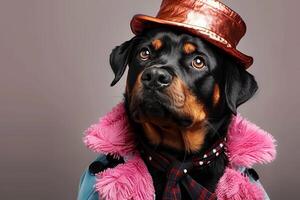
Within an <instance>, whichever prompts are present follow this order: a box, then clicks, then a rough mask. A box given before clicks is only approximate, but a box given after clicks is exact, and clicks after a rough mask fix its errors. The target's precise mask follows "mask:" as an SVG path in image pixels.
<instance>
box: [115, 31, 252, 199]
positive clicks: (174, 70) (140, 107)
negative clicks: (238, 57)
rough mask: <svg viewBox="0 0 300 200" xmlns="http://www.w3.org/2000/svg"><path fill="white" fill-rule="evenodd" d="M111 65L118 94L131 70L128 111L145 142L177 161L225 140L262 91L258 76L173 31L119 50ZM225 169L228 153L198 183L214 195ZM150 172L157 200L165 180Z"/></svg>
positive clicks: (138, 39)
mask: <svg viewBox="0 0 300 200" xmlns="http://www.w3.org/2000/svg"><path fill="white" fill-rule="evenodd" d="M110 64H111V68H112V70H113V72H114V74H115V78H114V80H113V81H112V83H111V85H112V86H113V85H115V84H116V83H117V82H118V81H119V80H120V79H121V77H122V75H123V74H124V72H125V70H126V66H129V69H128V75H127V80H126V92H125V94H124V97H125V105H126V109H127V114H128V116H129V119H130V122H131V123H132V126H133V127H134V128H135V129H136V130H137V131H136V133H138V134H139V138H141V140H143V142H147V143H148V144H149V145H151V147H153V148H156V150H157V151H167V152H169V153H170V152H171V153H172V155H174V156H176V157H177V159H178V160H183V159H185V158H186V157H188V156H190V155H193V154H195V153H201V152H204V151H205V150H207V149H209V148H210V147H211V146H212V145H213V144H214V143H215V142H216V141H217V140H219V139H220V138H222V137H225V136H226V133H227V129H228V126H229V124H230V121H231V117H232V115H233V114H234V115H236V113H237V107H238V106H239V105H241V104H243V103H244V102H246V101H247V100H249V99H250V98H251V97H252V96H253V95H254V94H255V92H256V91H257V89H258V86H257V82H256V80H255V78H254V76H253V75H251V74H250V73H249V72H247V71H246V70H245V68H243V67H242V66H241V65H240V64H239V63H238V62H236V61H235V60H234V59H233V58H231V57H230V56H229V55H227V54H226V53H224V52H223V51H222V50H220V49H219V48H217V47H215V46H213V45H212V44H210V43H208V42H206V41H205V40H203V39H201V38H199V37H197V36H193V35H190V34H187V33H184V32H182V31H180V30H176V29H173V28H171V27H156V28H152V29H146V30H145V31H144V32H143V33H142V34H139V35H137V36H135V37H133V38H132V39H131V40H129V41H126V42H124V43H123V44H121V45H120V46H117V47H116V48H115V49H113V51H112V53H111V55H110ZM158 146H159V147H161V148H157V147H158ZM226 164H227V156H226V154H225V153H224V152H223V153H222V154H221V155H220V156H218V158H216V159H215V160H214V161H213V162H212V163H211V164H210V165H209V166H206V167H205V168H203V169H201V170H198V171H196V172H194V173H193V174H192V176H193V177H194V179H195V180H197V181H198V182H199V183H201V185H203V186H204V187H206V188H207V189H208V190H210V191H211V192H214V191H215V188H216V184H217V183H218V180H219V178H220V177H221V176H222V174H223V173H224V169H225V166H226ZM149 171H150V173H151V175H152V177H153V180H154V185H155V190H156V194H157V195H158V199H159V196H160V195H161V194H162V193H163V188H164V185H163V183H164V180H163V179H164V177H165V175H164V174H159V173H158V172H155V170H151V169H149ZM184 196H185V195H184ZM184 196H183V197H184ZM184 199H187V198H184Z"/></svg>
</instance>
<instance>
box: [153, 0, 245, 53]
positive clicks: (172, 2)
mask: <svg viewBox="0 0 300 200" xmlns="http://www.w3.org/2000/svg"><path fill="white" fill-rule="evenodd" d="M156 17H157V18H159V19H163V20H168V21H172V22H177V23H182V24H186V25H187V26H194V27H198V28H202V29H206V30H207V31H210V32H213V33H216V36H215V37H217V39H218V40H221V42H223V43H226V45H227V46H230V47H234V48H235V47H236V46H237V44H238V43H239V41H240V40H241V38H242V37H243V36H244V34H245V33H246V24H245V22H244V21H243V19H242V18H241V17H240V15H239V14H237V13H236V12H235V11H233V10H232V9H230V8H229V7H227V6H226V5H224V4H223V3H221V2H220V1H217V0H163V1H162V4H161V6H160V10H159V12H158V14H157V16H156Z"/></svg>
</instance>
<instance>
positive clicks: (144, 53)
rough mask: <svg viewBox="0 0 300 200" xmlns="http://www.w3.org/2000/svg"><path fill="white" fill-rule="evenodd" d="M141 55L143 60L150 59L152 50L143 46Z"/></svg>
mask: <svg viewBox="0 0 300 200" xmlns="http://www.w3.org/2000/svg"><path fill="white" fill-rule="evenodd" d="M139 55H140V58H141V60H143V61H145V60H148V59H149V58H150V51H149V49H147V48H143V49H142V50H141V51H140V54H139Z"/></svg>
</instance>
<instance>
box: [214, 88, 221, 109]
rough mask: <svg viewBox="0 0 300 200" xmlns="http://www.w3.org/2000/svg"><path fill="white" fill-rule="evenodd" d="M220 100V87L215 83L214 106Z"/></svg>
mask: <svg viewBox="0 0 300 200" xmlns="http://www.w3.org/2000/svg"><path fill="white" fill-rule="evenodd" d="M219 100H220V87H219V85H218V84H217V83H216V84H215V86H214V94H213V104H214V105H216V104H217V103H218V102H219Z"/></svg>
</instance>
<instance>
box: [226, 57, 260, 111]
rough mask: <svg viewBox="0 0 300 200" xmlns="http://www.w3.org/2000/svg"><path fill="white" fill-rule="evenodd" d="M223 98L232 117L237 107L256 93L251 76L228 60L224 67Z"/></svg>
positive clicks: (254, 82) (256, 87) (254, 81)
mask: <svg viewBox="0 0 300 200" xmlns="http://www.w3.org/2000/svg"><path fill="white" fill-rule="evenodd" d="M225 74H226V79H225V98H226V102H227V105H228V107H229V109H230V110H231V111H232V113H233V114H234V115H236V114H237V107H238V106H239V105H241V104H243V103H245V102H246V101H248V100H249V99H250V98H251V97H252V96H253V95H254V94H255V92H256V91H257V89H258V86H257V82H256V80H255V78H254V76H253V75H252V74H250V73H249V72H247V71H246V69H245V68H243V67H242V66H240V65H239V64H238V63H236V62H234V61H232V60H230V61H228V64H227V65H226V72H225Z"/></svg>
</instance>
